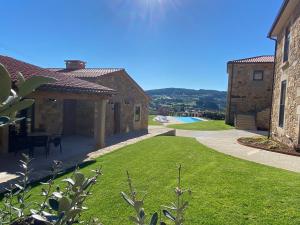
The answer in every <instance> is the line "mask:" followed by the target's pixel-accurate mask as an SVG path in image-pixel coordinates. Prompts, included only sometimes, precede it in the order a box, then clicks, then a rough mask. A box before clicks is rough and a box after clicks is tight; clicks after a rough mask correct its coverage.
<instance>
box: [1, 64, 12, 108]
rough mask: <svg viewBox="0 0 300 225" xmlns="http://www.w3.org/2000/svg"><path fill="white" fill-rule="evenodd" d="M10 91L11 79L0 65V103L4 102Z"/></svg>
mask: <svg viewBox="0 0 300 225" xmlns="http://www.w3.org/2000/svg"><path fill="white" fill-rule="evenodd" d="M10 89H11V79H10V75H9V73H8V71H7V70H6V68H5V67H4V66H3V65H2V64H0V103H2V102H4V101H5V100H6V99H7V98H8V96H9V94H10Z"/></svg>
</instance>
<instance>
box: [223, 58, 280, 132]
mask: <svg viewBox="0 0 300 225" xmlns="http://www.w3.org/2000/svg"><path fill="white" fill-rule="evenodd" d="M256 70H262V71H264V75H263V80H262V81H258V80H253V73H254V71H256ZM273 70H274V64H273V63H256V64H253V63H251V64H238V63H235V64H229V65H228V74H229V76H228V79H229V82H228V97H227V111H226V123H229V124H233V123H234V115H235V114H237V113H241V114H253V115H255V116H256V113H257V112H260V111H263V110H265V109H267V108H270V107H271V98H272V82H273ZM231 81H232V84H231ZM229 105H230V106H229ZM260 122H262V121H260ZM268 124H269V119H268V120H266V121H265V122H264V124H262V126H263V127H268Z"/></svg>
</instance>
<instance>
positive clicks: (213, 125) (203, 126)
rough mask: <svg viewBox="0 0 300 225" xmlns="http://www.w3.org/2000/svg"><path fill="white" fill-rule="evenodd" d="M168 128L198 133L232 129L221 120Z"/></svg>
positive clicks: (174, 125)
mask: <svg viewBox="0 0 300 225" xmlns="http://www.w3.org/2000/svg"><path fill="white" fill-rule="evenodd" d="M168 127H169V128H174V129H179V130H200V131H214V130H229V129H232V128H233V127H232V126H230V125H227V124H225V122H224V121H223V120H208V121H200V122H195V123H183V124H172V125H169V126H168Z"/></svg>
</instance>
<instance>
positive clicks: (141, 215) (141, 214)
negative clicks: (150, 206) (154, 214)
mask: <svg viewBox="0 0 300 225" xmlns="http://www.w3.org/2000/svg"><path fill="white" fill-rule="evenodd" d="M139 215H140V218H141V219H144V217H145V211H144V209H141V211H140V213H139Z"/></svg>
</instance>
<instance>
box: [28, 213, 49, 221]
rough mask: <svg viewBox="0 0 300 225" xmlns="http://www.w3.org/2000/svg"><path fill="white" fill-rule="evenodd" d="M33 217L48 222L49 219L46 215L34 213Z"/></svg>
mask: <svg viewBox="0 0 300 225" xmlns="http://www.w3.org/2000/svg"><path fill="white" fill-rule="evenodd" d="M31 217H32V218H34V219H36V220H38V221H43V222H47V220H46V218H45V217H42V216H40V215H38V214H33V215H32V216H31Z"/></svg>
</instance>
